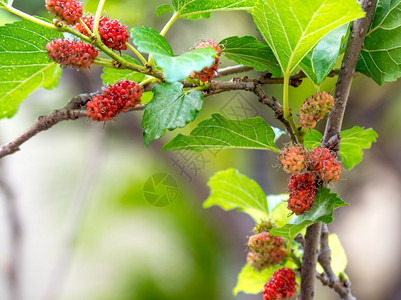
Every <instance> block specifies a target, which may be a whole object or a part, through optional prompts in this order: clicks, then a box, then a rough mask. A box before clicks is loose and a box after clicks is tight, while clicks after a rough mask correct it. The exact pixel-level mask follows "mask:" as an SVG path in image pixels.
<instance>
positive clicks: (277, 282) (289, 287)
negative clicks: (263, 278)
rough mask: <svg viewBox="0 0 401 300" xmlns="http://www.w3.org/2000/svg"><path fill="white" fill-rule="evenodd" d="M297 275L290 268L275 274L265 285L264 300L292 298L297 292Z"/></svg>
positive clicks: (282, 269)
mask: <svg viewBox="0 0 401 300" xmlns="http://www.w3.org/2000/svg"><path fill="white" fill-rule="evenodd" d="M296 290H297V288H296V282H295V273H294V271H292V270H291V269H289V268H281V269H278V270H277V271H276V272H274V274H273V276H272V277H271V278H270V280H269V281H268V282H267V283H266V284H265V287H264V290H263V300H282V299H287V298H290V297H291V296H292V295H293V294H294V293H295V292H296Z"/></svg>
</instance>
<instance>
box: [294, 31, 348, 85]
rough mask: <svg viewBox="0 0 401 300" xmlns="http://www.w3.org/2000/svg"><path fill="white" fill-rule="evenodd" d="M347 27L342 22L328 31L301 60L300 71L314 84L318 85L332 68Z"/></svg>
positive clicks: (338, 54)
mask: <svg viewBox="0 0 401 300" xmlns="http://www.w3.org/2000/svg"><path fill="white" fill-rule="evenodd" d="M348 27H349V24H344V25H341V26H340V27H337V28H336V29H334V30H332V31H330V32H329V33H328V34H326V35H325V36H324V38H323V39H321V40H320V42H319V43H318V44H317V45H316V47H315V48H313V50H312V51H311V52H309V53H308V54H307V55H306V56H305V57H304V59H303V60H302V61H301V63H300V67H301V69H302V71H304V73H305V74H306V75H308V77H309V78H310V79H311V80H312V81H313V82H314V83H315V84H316V85H320V84H321V83H322V82H323V81H324V80H325V79H326V77H327V75H329V73H330V72H331V70H333V67H334V65H335V64H336V62H337V60H338V58H339V56H340V53H341V47H342V45H343V42H344V40H345V36H346V35H347V32H348Z"/></svg>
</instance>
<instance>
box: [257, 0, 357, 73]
mask: <svg viewBox="0 0 401 300" xmlns="http://www.w3.org/2000/svg"><path fill="white" fill-rule="evenodd" d="M251 12H252V15H253V19H254V21H255V23H256V25H257V26H258V28H259V30H260V32H261V33H262V35H263V37H264V39H265V40H266V41H267V43H268V44H269V46H270V47H271V49H272V50H273V53H274V54H275V56H276V58H277V60H278V61H279V63H280V66H281V69H282V71H283V73H284V74H288V73H291V72H292V71H294V69H295V68H296V66H297V65H298V64H299V63H300V61H301V60H302V59H303V58H304V57H305V55H306V54H307V53H308V52H310V51H311V50H312V48H313V47H314V46H315V45H316V44H317V43H318V42H319V40H321V39H322V38H323V37H324V36H325V35H326V34H327V33H328V32H330V31H331V30H333V29H335V28H337V27H338V26H341V25H343V24H345V23H348V22H350V21H352V20H355V19H358V18H361V17H363V16H364V12H363V10H362V9H361V7H360V5H359V4H358V3H357V1H343V0H306V1H290V0H286V1H283V0H259V1H257V2H256V4H255V7H254V8H253V9H252V10H251Z"/></svg>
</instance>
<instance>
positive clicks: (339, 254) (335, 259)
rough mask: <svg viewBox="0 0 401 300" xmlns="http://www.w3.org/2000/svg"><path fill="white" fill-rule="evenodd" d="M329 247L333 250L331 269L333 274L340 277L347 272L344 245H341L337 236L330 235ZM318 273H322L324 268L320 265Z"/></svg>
mask: <svg viewBox="0 0 401 300" xmlns="http://www.w3.org/2000/svg"><path fill="white" fill-rule="evenodd" d="M329 247H330V250H331V267H332V269H333V272H334V273H335V274H336V275H337V276H339V274H340V273H342V272H344V271H345V268H346V267H347V263H348V261H347V255H346V254H345V250H344V248H343V245H342V244H341V241H340V239H339V238H338V236H337V234H335V233H332V234H330V235H329ZM317 271H318V272H319V273H322V272H323V268H322V267H321V266H320V265H317Z"/></svg>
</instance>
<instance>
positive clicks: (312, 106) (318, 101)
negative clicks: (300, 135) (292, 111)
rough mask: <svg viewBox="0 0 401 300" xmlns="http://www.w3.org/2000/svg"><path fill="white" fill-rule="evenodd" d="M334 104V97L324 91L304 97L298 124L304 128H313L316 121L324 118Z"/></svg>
mask: <svg viewBox="0 0 401 300" xmlns="http://www.w3.org/2000/svg"><path fill="white" fill-rule="evenodd" d="M333 106H334V97H333V96H332V95H330V94H328V93H326V92H320V93H317V94H316V95H313V96H312V97H310V98H308V99H306V101H305V103H304V104H303V105H302V106H301V109H300V113H299V120H298V122H299V124H300V125H301V126H302V127H303V128H306V129H310V128H314V127H315V126H316V123H317V122H318V121H320V120H321V119H323V118H324V116H325V115H327V114H328V113H329V112H330V110H332V109H333Z"/></svg>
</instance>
